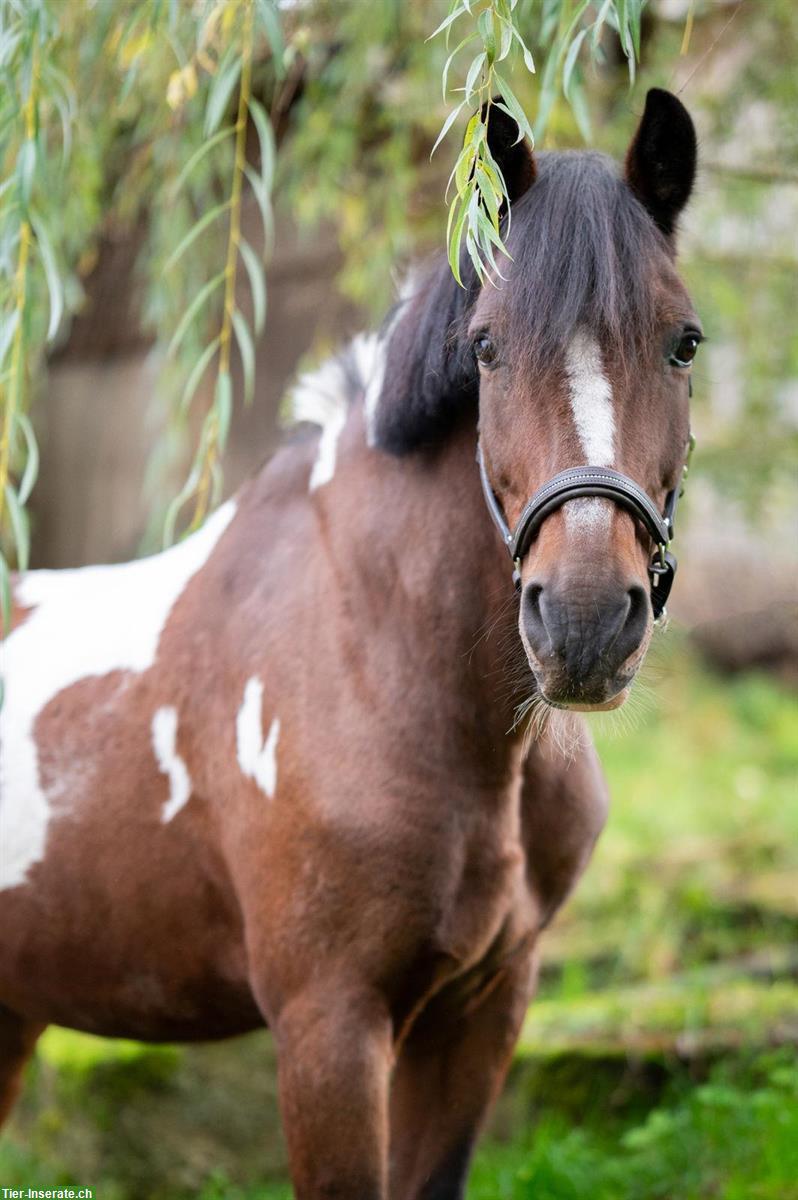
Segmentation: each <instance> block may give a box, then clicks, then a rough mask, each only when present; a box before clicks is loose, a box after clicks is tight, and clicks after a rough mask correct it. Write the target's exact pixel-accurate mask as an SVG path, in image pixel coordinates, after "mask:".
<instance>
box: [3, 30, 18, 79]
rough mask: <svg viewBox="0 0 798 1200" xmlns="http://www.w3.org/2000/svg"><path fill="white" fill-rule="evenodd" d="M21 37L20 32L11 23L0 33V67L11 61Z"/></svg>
mask: <svg viewBox="0 0 798 1200" xmlns="http://www.w3.org/2000/svg"><path fill="white" fill-rule="evenodd" d="M21 37H22V34H21V33H20V32H19V30H17V29H15V28H14V26H13V25H12V26H10V27H9V28H8V29H6V31H5V33H3V34H1V35H0V69H2V68H3V67H6V66H7V65H8V64H9V63H10V62H11V59H12V58H13V57H14V51H15V50H16V48H17V46H18V45H19V43H20V39H21Z"/></svg>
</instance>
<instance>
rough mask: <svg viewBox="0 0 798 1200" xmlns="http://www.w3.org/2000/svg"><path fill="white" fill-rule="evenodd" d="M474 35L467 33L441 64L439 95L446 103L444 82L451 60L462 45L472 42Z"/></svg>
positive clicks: (446, 79) (446, 78)
mask: <svg viewBox="0 0 798 1200" xmlns="http://www.w3.org/2000/svg"><path fill="white" fill-rule="evenodd" d="M476 36H477V35H476V34H475V33H469V34H467V35H466V36H465V37H464V38H463V40H462V42H459V43H458V44H457V45H456V46H455V48H454V50H452V52H451V54H450V55H449V57H448V58H447V59H446V62H445V63H444V64H443V72H442V74H441V95H442V97H443V102H444V104H445V103H446V84H447V81H448V78H449V69H450V67H451V65H452V62H453V61H454V59H455V57H456V56H457V55H458V54H459V53H460V51H461V50H462V49H463V47H464V46H467V45H468V43H469V42H473V40H474V38H475V37H476Z"/></svg>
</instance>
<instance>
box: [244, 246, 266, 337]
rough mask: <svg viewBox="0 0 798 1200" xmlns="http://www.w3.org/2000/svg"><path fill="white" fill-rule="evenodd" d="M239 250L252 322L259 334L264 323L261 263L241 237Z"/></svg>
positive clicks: (264, 290)
mask: <svg viewBox="0 0 798 1200" xmlns="http://www.w3.org/2000/svg"><path fill="white" fill-rule="evenodd" d="M239 250H240V251H241V257H242V259H243V260H244V266H245V267H246V269H247V275H248V277H249V289H250V291H251V292H252V312H253V317H252V321H253V325H254V328H255V333H256V334H259V333H261V332H262V331H263V326H264V325H265V323H266V280H265V277H264V272H263V263H262V262H261V261H260V259H259V258H258V256H257V254H256V253H255V251H254V250H253V249H252V247H251V246H250V244H249V242H248V241H247V240H246V239H245V238H243V237H242V239H241V243H240V245H239Z"/></svg>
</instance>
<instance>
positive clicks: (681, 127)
mask: <svg viewBox="0 0 798 1200" xmlns="http://www.w3.org/2000/svg"><path fill="white" fill-rule="evenodd" d="M695 169H696V136H695V128H694V126H693V122H692V119H691V117H690V114H689V113H688V111H687V109H686V108H685V107H684V105H683V104H682V102H681V100H677V99H676V97H675V96H674V95H672V94H671V93H670V92H665V91H663V90H662V89H661V88H651V90H650V91H649V93H648V95H647V96H646V107H645V111H644V112H643V117H642V120H641V121H640V124H639V126H638V129H637V133H636V134H635V136H634V138H633V139H632V144H631V146H630V147H629V151H628V153H627V155H626V182H627V183H628V184H629V187H630V188H631V189H632V191H633V192H634V194H635V195H636V196H637V198H638V200H639V201H640V202H641V204H643V205H644V207H645V208H647V209H648V211H649V213H650V214H651V216H652V217H653V218H654V221H655V222H656V224H657V226H658V227H659V229H661V230H662V232H663V233H664V234H665V236H666V237H671V235H672V234H673V231H674V229H675V228H676V220H677V218H678V216H679V213H680V212H681V211H682V209H683V208H684V206H685V204H686V203H687V201H688V200H689V198H690V193H691V192H692V190H693V183H694V181H695Z"/></svg>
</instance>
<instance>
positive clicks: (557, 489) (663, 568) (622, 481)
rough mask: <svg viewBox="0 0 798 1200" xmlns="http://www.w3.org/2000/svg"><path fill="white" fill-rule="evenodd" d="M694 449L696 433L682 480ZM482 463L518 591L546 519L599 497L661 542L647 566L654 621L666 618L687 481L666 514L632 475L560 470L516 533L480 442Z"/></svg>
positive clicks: (593, 469)
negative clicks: (586, 498)
mask: <svg viewBox="0 0 798 1200" xmlns="http://www.w3.org/2000/svg"><path fill="white" fill-rule="evenodd" d="M694 445H695V439H694V438H693V436H692V434H691V435H690V440H689V443H688V452H687V460H686V462H685V465H684V469H683V477H686V476H687V471H688V467H689V463H690V455H691V453H692V450H693V446H694ZM477 463H478V464H479V478H480V480H481V483H482V492H483V494H484V496H485V502H486V504H487V506H488V512H489V513H490V515H491V517H492V518H493V522H494V524H495V526H496V528H497V529H498V531H499V533H500V534H501V538H502V541H503V542H504V544H505V546H506V547H507V550H508V552H509V554H510V558H511V559H512V561H513V582H514V583H515V586H516V588H517V589H518V590H519V591H520V590H521V560H522V559H523V557H524V555H525V554H526V552H527V550H528V549H529V546H530V544H531V543H532V542H533V541H534V540H535V538H536V537H537V535H538V533H539V532H540V527H541V525H542V524H543V522H544V521H545V519H546V517H548V516H549V514H550V513H553V512H554V510H555V509H557V508H559V507H560V506H561V505H563V504H566V503H567V501H569V500H575V499H577V498H578V497H580V496H600V497H602V498H604V499H607V500H613V501H614V502H615V503H616V504H620V506H621V507H622V508H625V509H626V510H627V511H628V512H630V513H631V514H632V516H634V517H637V519H638V521H640V522H641V524H642V525H643V527H644V528H645V530H646V531H647V533H648V534H649V535H650V536H651V539H652V541H653V542H654V543H655V544H656V546H657V549H656V551H655V553H654V556H653V558H652V559H651V562H650V563H649V565H648V577H649V580H650V581H651V607H652V608H653V610H654V618H655V620H658V619H659V618H660V617H661V616H663V614H664V613H665V604H666V602H667V599H668V596H669V594H670V590H671V588H672V586H673V577H674V575H675V574H676V559H675V558H674V556H673V555H672V554H671V552H670V550H669V549H668V547H669V545H670V542H671V538H672V537H673V530H674V521H675V518H676V505H677V504H678V501H679V497H680V496H681V494H682V492H683V490H684V488H683V484H682V483H679V484H677V486H676V487H675V488H673V490H672V491H670V492H668V495H667V496H666V498H665V510H664V512H663V513H662V514H660V513H659V511H658V510H657V507H656V505H655V504H654V503H653V501H652V500H651V499H650V497H649V496H648V495H647V494H646V493H645V492H644V491H643V489H642V488H641V487H640V486H639V485H638V484H636V483H635V481H634V480H633V479H630V478H629V476H628V475H622V474H621V473H620V472H619V471H613V470H611V469H610V468H609V467H589V466H587V467H569V468H568V470H567V471H560V473H559V475H555V476H553V478H551V479H549V480H548V482H547V483H544V484H543V486H542V487H540V488H538V490H537V491H536V492H535V493H534V495H533V496H531V497H530V499H529V500H528V501H527V502H526V504H525V505H524V509H523V512H522V513H521V516H520V517H519V518H518V523H517V525H516V527H515V529H513V530H511V529H510V527H509V526H508V524H507V521H506V519H505V516H504V510H503V509H502V506H501V504H500V502H499V499H498V497H497V496H496V493H495V492H494V490H493V487H492V486H491V482H490V480H489V479H488V472H487V470H486V468H485V458H484V456H483V454H482V445H481V443H479V442H478V443H477Z"/></svg>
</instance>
